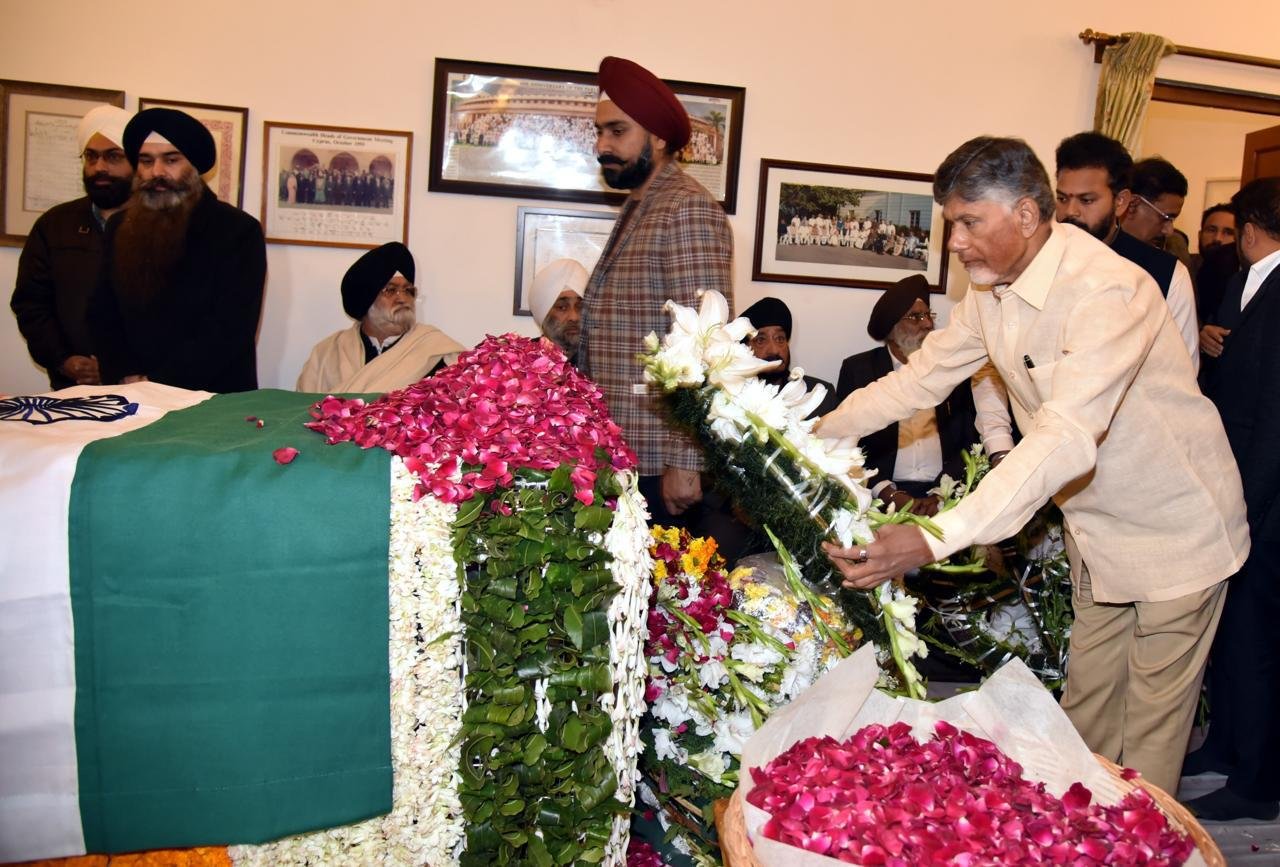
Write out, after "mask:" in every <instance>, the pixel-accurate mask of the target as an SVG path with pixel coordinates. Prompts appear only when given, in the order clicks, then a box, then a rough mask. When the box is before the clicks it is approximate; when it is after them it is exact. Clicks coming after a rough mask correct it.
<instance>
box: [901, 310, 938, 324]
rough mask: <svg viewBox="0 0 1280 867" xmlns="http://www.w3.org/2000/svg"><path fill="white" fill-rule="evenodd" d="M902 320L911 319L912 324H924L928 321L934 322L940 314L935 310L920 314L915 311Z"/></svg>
mask: <svg viewBox="0 0 1280 867" xmlns="http://www.w3.org/2000/svg"><path fill="white" fill-rule="evenodd" d="M902 318H903V319H910V320H911V321H912V322H924V321H925V320H926V319H928V320H929V321H930V322H932V321H933V320H935V319H937V318H938V314H937V313H936V312H934V311H933V310H930V311H928V312H926V313H920V312H919V311H915V310H913V311H911V312H910V313H908V314H907V315H906V316H903V317H902Z"/></svg>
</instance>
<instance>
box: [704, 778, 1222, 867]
mask: <svg viewBox="0 0 1280 867" xmlns="http://www.w3.org/2000/svg"><path fill="white" fill-rule="evenodd" d="M1097 759H1098V763H1099V764H1101V765H1102V766H1103V767H1104V768H1106V769H1107V771H1108V772H1110V774H1111V775H1112V776H1113V777H1115V778H1116V779H1117V780H1119V782H1120V785H1121V787H1122V788H1123V789H1124V791H1125V793H1126V794H1127V793H1128V792H1129V791H1130V790H1132V789H1133V788H1134V787H1135V786H1142V787H1143V788H1144V789H1146V790H1147V792H1148V794H1150V795H1151V798H1152V800H1154V801H1155V802H1156V803H1157V804H1158V805H1159V806H1160V809H1161V810H1163V811H1164V814H1165V816H1167V817H1168V818H1169V820H1170V821H1171V822H1172V823H1173V824H1174V825H1175V826H1177V827H1178V829H1179V830H1181V831H1183V832H1184V833H1185V834H1186V835H1187V836H1189V837H1190V838H1191V842H1193V843H1195V844H1196V848H1197V849H1199V850H1200V855H1201V857H1203V858H1204V860H1205V863H1206V864H1208V865H1209V867H1226V865H1227V859H1225V858H1223V857H1222V850H1221V849H1219V848H1218V844H1217V843H1215V842H1214V840H1213V837H1211V836H1209V832H1208V831H1206V830H1205V829H1204V827H1203V826H1202V825H1201V824H1200V823H1199V822H1197V821H1196V819H1195V817H1194V816H1192V815H1191V813H1190V812H1188V811H1187V808H1186V807H1184V806H1182V805H1181V804H1179V803H1178V802H1177V800H1176V799H1175V798H1173V797H1172V796H1171V795H1170V794H1169V793H1168V792H1166V791H1164V790H1163V789H1161V788H1159V787H1157V786H1153V785H1151V784H1150V783H1146V782H1142V781H1141V780H1140V779H1139V780H1134V781H1132V782H1130V781H1126V780H1124V779H1123V778H1122V777H1121V776H1120V766H1119V765H1117V764H1115V763H1114V762H1111V761H1108V760H1107V759H1104V758H1103V757H1102V756H1097ZM716 808H717V809H716V831H717V832H718V833H719V835H720V852H721V854H722V855H723V856H724V867H761V864H760V861H759V860H758V859H757V858H756V855H755V852H754V850H753V849H752V847H751V841H750V840H749V839H747V825H746V819H745V818H744V817H743V815H742V790H741V789H739V790H737V791H735V792H734V793H733V797H732V798H730V799H729V802H728V805H727V807H725V808H724V809H723V810H722V809H721V803H719V802H717V804H716Z"/></svg>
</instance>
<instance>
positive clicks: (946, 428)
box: [753, 274, 1012, 514]
mask: <svg viewBox="0 0 1280 867" xmlns="http://www.w3.org/2000/svg"><path fill="white" fill-rule="evenodd" d="M935 316H936V314H935V313H934V312H933V311H932V310H931V309H929V281H928V280H926V279H925V278H924V276H923V275H920V274H913V275H912V276H910V277H908V278H906V279H905V280H900V281H899V282H897V283H896V284H894V285H893V286H891V287H889V288H888V289H886V290H885V292H884V294H883V295H881V296H880V300H879V301H877V302H876V305H875V307H873V308H872V310H871V318H870V319H869V320H868V321H867V333H868V334H870V335H871V337H872V339H873V340H878V341H881V342H883V343H884V346H879V347H876V348H875V349H871V350H868V351H866V352H860V353H858V354H857V355H851V356H849V357H848V358H846V359H845V360H844V363H843V364H842V365H840V380H839V384H838V385H837V386H836V398H837V399H838V400H841V401H843V400H844V399H845V398H846V397H848V396H849V395H850V394H852V393H853V392H854V391H856V390H857V389H859V388H862V387H863V386H865V385H869V384H871V383H872V382H875V381H876V380H877V379H879V378H880V377H882V376H884V375H886V374H888V373H891V372H892V371H895V370H898V369H900V368H902V367H903V366H904V365H905V364H906V363H907V359H908V358H910V357H911V355H912V354H914V353H915V351H916V350H917V349H919V348H920V344H922V343H923V342H924V339H925V337H927V336H928V335H929V333H930V332H932V331H933V321H934V317H935ZM753 321H754V320H753ZM979 439H980V438H979V435H978V431H977V429H976V427H975V411H974V404H973V394H972V392H971V390H970V387H969V383H968V382H964V383H962V384H961V385H959V386H957V387H956V388H955V389H954V390H953V391H952V392H951V394H950V395H949V396H948V397H947V398H946V399H945V400H943V401H942V402H941V403H939V404H938V405H937V406H936V407H933V408H930V409H922V410H918V411H917V412H915V413H914V414H913V415H912V416H910V417H909V418H906V419H903V420H902V421H899V422H894V423H892V424H890V425H888V426H887V427H884V428H881V429H880V430H878V431H876V432H875V433H872V434H868V435H867V436H865V437H863V438H862V440H861V441H860V442H859V443H858V445H859V446H861V447H862V450H863V452H864V454H865V455H866V464H865V466H866V468H867V469H868V470H872V469H874V470H875V471H876V474H875V476H873V477H872V478H871V481H870V485H871V492H872V493H873V494H875V495H876V496H877V497H878V498H879V499H880V500H881V501H883V502H884V503H885V504H886V505H887V504H895V505H897V506H898V507H899V508H904V507H905V506H906V505H907V504H908V503H913V505H912V510H913V511H917V512H921V513H922V514H933V513H934V512H936V511H937V508H938V498H937V497H934V496H930V495H929V490H930V489H931V488H933V487H935V486H936V485H937V484H938V480H939V479H940V478H941V476H942V474H943V473H944V472H945V473H947V474H949V475H950V476H951V477H952V478H957V479H961V478H964V460H963V458H962V457H961V454H962V453H963V452H964V450H965V449H967V448H968V447H969V446H970V445H972V444H973V443H975V442H978V441H979ZM1011 446H1012V443H1011V442H1010V443H1009V445H1006V446H1005V447H1004V448H1005V449H1008V448H1010V447H1011Z"/></svg>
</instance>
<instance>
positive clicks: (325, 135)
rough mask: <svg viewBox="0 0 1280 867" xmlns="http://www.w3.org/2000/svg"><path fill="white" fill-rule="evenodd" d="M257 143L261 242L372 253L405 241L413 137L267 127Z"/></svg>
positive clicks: (382, 132)
mask: <svg viewBox="0 0 1280 867" xmlns="http://www.w3.org/2000/svg"><path fill="white" fill-rule="evenodd" d="M262 137H263V160H262V163H263V177H262V228H263V231H264V232H265V233H266V236H267V240H268V241H271V242H274V243H277V244H310V245H316V246H324V247H363V248H365V249H372V248H374V247H380V246H381V245H383V244H385V243H387V242H388V241H400V242H401V243H405V242H406V241H407V240H408V237H409V157H410V155H411V153H412V152H413V133H411V132H405V131H400V130H388V129H356V128H354V127H342V126H315V125H312V124H305V123H277V122H274V121H267V122H266V123H265V124H263V133H262Z"/></svg>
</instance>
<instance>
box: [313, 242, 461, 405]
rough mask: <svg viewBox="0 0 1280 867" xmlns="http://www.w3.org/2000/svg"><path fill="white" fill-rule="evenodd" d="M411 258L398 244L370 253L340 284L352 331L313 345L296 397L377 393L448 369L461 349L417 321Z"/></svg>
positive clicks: (431, 328)
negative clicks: (308, 393)
mask: <svg viewBox="0 0 1280 867" xmlns="http://www.w3.org/2000/svg"><path fill="white" fill-rule="evenodd" d="M415 273H416V268H415V267H414V262H413V254H412V253H410V252H409V248H408V247H406V246H405V245H404V244H401V243H400V242H398V241H392V242H391V243H389V244H383V245H382V246H381V247H378V248H377V249H374V250H370V251H369V252H367V253H365V254H364V255H363V256H361V257H360V258H359V259H357V260H356V261H355V264H353V265H352V266H351V267H350V268H348V269H347V273H346V275H345V276H343V278H342V309H343V310H345V311H346V313H347V315H348V316H350V317H351V318H352V319H354V320H356V323H355V325H353V326H351V327H350V328H344V329H342V330H341V331H337V332H334V333H333V334H330V335H329V336H328V337H326V338H325V339H324V340H321V341H320V342H319V343H317V344H316V347H315V349H313V350H311V357H310V358H308V359H307V363H306V364H305V365H303V368H302V374H301V375H300V376H299V377H298V391H312V392H319V393H335V394H340V393H343V392H348V393H350V392H358V393H362V394H372V393H375V392H376V393H381V392H385V391H392V390H394V389H397V388H404V387H405V386H408V385H412V384H413V383H415V382H417V381H418V380H420V379H422V378H423V377H424V376H427V375H429V374H431V373H434V372H435V370H436V368H438V367H443V366H444V365H446V364H452V363H453V362H454V361H455V360H456V359H457V357H458V353H459V352H462V351H463V349H464V348H465V347H463V346H462V344H460V343H458V342H457V341H456V340H454V339H453V338H452V337H450V336H449V335H447V334H445V333H444V332H443V331H441V330H440V329H439V328H436V327H435V326H432V325H424V324H422V323H419V322H418V321H417V311H416V309H415V306H416V303H417V298H418V289H417V287H416V286H414V285H413V278H414V275H415Z"/></svg>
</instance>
